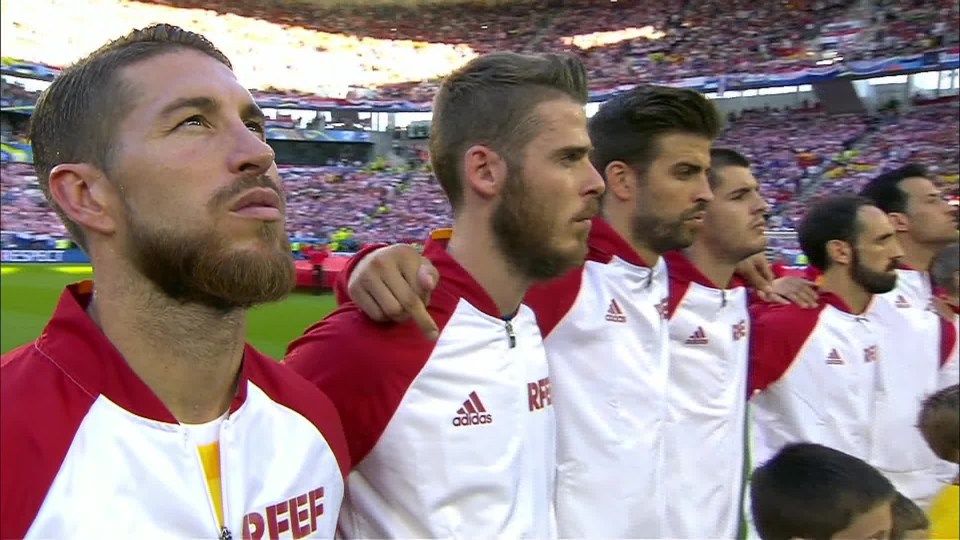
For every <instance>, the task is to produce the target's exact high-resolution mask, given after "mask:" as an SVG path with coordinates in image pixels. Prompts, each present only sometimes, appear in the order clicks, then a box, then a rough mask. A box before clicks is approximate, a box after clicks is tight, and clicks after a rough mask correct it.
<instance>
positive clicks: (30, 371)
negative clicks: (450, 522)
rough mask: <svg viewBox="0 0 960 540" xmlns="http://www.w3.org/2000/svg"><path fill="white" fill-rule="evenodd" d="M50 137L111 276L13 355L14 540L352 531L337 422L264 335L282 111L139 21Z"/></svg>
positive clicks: (0, 401) (203, 51)
mask: <svg viewBox="0 0 960 540" xmlns="http://www.w3.org/2000/svg"><path fill="white" fill-rule="evenodd" d="M30 139H31V141H32V145H33V152H34V160H35V165H36V168H37V173H38V181H39V183H40V186H41V188H42V190H43V193H44V195H45V196H46V200H47V201H48V203H49V204H50V206H51V207H53V208H54V209H55V210H56V211H57V213H58V215H59V216H60V219H61V220H62V221H63V223H64V224H65V225H66V227H67V228H68V229H69V230H70V232H71V234H72V236H73V238H74V240H75V241H76V242H77V244H79V245H80V246H81V247H82V248H83V249H84V251H86V253H87V254H88V255H89V257H90V259H91V261H92V265H93V269H94V282H92V283H91V282H89V281H87V282H83V283H79V284H75V285H70V286H68V287H67V288H66V290H65V291H64V292H63V295H62V296H61V298H60V302H59V304H58V305H57V307H56V310H55V311H54V314H53V317H52V318H51V320H50V322H49V323H48V324H47V326H46V328H45V329H44V331H43V333H42V334H41V335H40V337H39V338H37V340H35V341H34V342H32V343H30V344H27V345H25V346H23V347H20V348H18V349H15V350H14V351H12V352H10V353H8V354H5V355H3V358H2V360H0V500H2V501H3V504H2V506H0V537H2V538H138V537H158V536H159V537H179V538H218V537H219V538H221V539H227V538H240V537H241V536H242V537H244V538H257V539H259V538H265V537H276V536H277V534H278V533H279V532H281V531H284V532H285V531H291V532H292V533H294V535H295V536H297V537H298V538H304V537H315V538H316V537H323V538H332V537H333V535H334V532H335V529H336V524H337V515H338V512H339V508H340V503H341V500H342V498H343V493H344V476H345V475H346V474H347V471H349V468H350V461H349V456H348V455H347V452H346V440H345V439H344V434H343V429H342V427H341V424H340V419H339V417H338V415H337V412H336V411H335V410H334V408H333V405H332V404H331V403H330V400H329V399H327V397H326V396H324V395H323V393H321V392H320V391H318V390H317V389H316V388H314V387H313V386H312V385H310V384H309V383H308V382H307V381H305V380H303V379H302V378H300V377H299V376H297V375H296V374H295V373H293V372H292V371H290V370H289V369H286V368H285V367H283V366H281V365H279V364H277V363H276V362H275V361H273V360H272V359H270V358H267V357H265V356H263V355H262V354H260V353H259V352H257V351H256V350H255V349H254V348H253V347H252V346H250V345H249V344H247V343H245V341H244V338H245V335H246V330H247V312H248V310H249V308H250V307H251V306H254V305H257V304H262V303H265V302H272V301H276V300H279V299H281V298H283V297H284V296H286V295H287V294H288V293H289V292H290V290H291V289H292V288H293V285H294V274H293V260H292V257H291V254H290V245H289V242H288V240H287V235H286V231H285V230H284V217H285V202H284V198H283V191H282V190H281V189H280V185H279V176H278V174H277V168H276V165H275V163H274V154H273V150H272V149H271V148H270V146H269V145H268V144H267V143H266V141H265V140H264V116H263V113H262V112H261V111H260V109H259V108H258V107H257V105H256V103H254V101H253V98H252V97H251V96H250V93H249V92H248V91H247V90H246V89H245V88H244V86H243V85H241V84H240V83H239V82H238V81H237V79H236V77H235V76H234V72H233V70H232V67H231V64H230V61H229V60H228V59H227V58H226V57H225V56H224V55H223V53H221V52H220V51H219V50H218V49H217V48H216V47H215V46H214V45H213V44H211V43H210V42H209V41H207V39H206V38H204V37H203V36H201V35H199V34H195V33H192V32H188V31H186V30H183V29H181V28H178V27H175V26H170V25H163V24H161V25H155V26H151V27H148V28H144V29H141V30H135V31H133V32H131V33H130V34H128V35H126V36H124V37H121V38H119V39H117V40H115V41H112V42H110V43H108V44H106V45H104V46H103V47H101V48H100V49H98V50H97V51H95V52H93V53H92V54H91V55H89V56H87V57H85V58H84V59H82V60H80V61H79V62H77V63H76V64H75V65H73V66H71V67H69V68H67V69H66V70H65V71H64V72H63V73H62V74H61V75H60V76H58V77H57V78H56V80H54V82H53V83H52V84H51V85H50V86H49V87H48V88H47V89H46V90H45V91H44V93H43V95H42V97H41V98H40V101H39V102H38V104H37V107H36V110H35V111H34V113H33V118H32V125H31V133H30Z"/></svg>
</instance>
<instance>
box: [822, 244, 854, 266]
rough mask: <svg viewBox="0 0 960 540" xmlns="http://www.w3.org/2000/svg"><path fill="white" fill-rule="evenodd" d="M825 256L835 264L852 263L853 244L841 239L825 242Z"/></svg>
mask: <svg viewBox="0 0 960 540" xmlns="http://www.w3.org/2000/svg"><path fill="white" fill-rule="evenodd" d="M827 256H828V257H829V258H830V261H831V262H833V263H836V264H846V265H849V264H851V263H853V246H851V245H850V244H849V243H847V242H844V241H843V240H830V241H829V242H827Z"/></svg>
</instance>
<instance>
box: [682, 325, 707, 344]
mask: <svg viewBox="0 0 960 540" xmlns="http://www.w3.org/2000/svg"><path fill="white" fill-rule="evenodd" d="M707 343H710V339H709V338H707V333H706V332H704V331H703V327H702V326H698V327H697V329H696V330H695V331H694V332H693V333H692V334H690V337H688V338H687V345H706V344H707Z"/></svg>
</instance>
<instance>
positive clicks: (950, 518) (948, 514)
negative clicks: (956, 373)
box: [917, 384, 960, 539]
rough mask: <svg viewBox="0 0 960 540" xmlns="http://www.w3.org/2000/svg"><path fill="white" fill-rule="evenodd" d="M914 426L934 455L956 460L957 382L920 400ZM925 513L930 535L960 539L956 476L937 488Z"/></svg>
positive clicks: (959, 451) (959, 439) (959, 454)
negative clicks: (928, 516)
mask: <svg viewBox="0 0 960 540" xmlns="http://www.w3.org/2000/svg"><path fill="white" fill-rule="evenodd" d="M917 425H918V427H919V429H920V433H921V434H922V435H923V438H924V440H925V441H926V442H927V444H928V445H929V446H930V449H931V450H932V451H933V453H934V454H936V455H937V457H939V458H940V459H942V460H945V461H949V462H951V463H960V384H955V385H953V386H949V387H947V388H944V389H942V390H940V391H938V392H936V393H935V394H933V395H931V396H930V397H928V398H927V399H926V400H924V402H923V406H922V408H921V410H920V417H919V419H918V421H917ZM929 515H930V538H933V539H941V538H953V539H955V538H960V475H958V476H956V477H955V478H954V479H953V481H952V482H951V483H949V484H948V485H946V486H944V487H943V488H941V490H940V493H939V494H938V495H937V496H936V498H935V499H934V500H933V503H932V504H931V505H930V510H929Z"/></svg>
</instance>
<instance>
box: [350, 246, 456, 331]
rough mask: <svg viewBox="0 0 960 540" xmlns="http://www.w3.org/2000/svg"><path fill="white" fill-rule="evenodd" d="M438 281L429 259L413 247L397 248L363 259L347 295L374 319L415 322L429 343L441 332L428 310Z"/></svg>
mask: <svg viewBox="0 0 960 540" xmlns="http://www.w3.org/2000/svg"><path fill="white" fill-rule="evenodd" d="M439 280H440V274H439V272H437V269H436V268H435V267H434V266H433V264H432V263H431V262H430V260H429V259H427V258H426V257H424V256H422V255H421V254H420V253H418V252H417V250H416V249H414V248H413V247H412V246H409V245H406V244H396V245H393V246H389V247H385V248H381V249H378V250H376V251H374V252H372V253H370V254H369V255H367V256H366V257H364V258H363V259H360V261H358V262H357V265H356V267H355V268H354V270H353V272H352V273H351V274H350V279H349V282H348V284H347V291H348V294H349V295H350V300H352V301H353V303H355V304H356V305H357V307H359V308H360V310H361V311H363V312H364V313H365V314H366V315H367V316H368V317H370V318H371V319H373V320H375V321H380V322H385V321H393V322H404V321H407V320H409V319H410V318H413V320H414V321H415V322H416V323H417V326H419V327H420V329H421V330H423V333H424V334H426V336H427V337H428V338H429V339H436V338H437V337H438V335H439V330H438V328H437V323H436V322H435V321H434V320H433V318H431V317H430V314H429V313H428V312H427V306H428V305H430V294H431V293H432V292H433V290H434V289H435V288H436V286H437V283H438V282H439Z"/></svg>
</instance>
